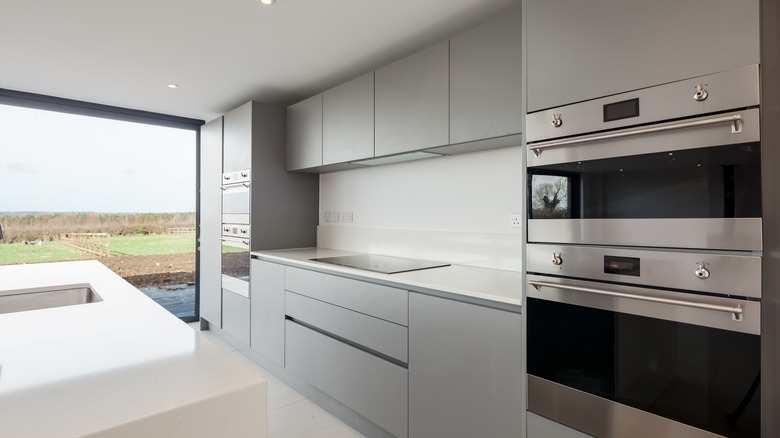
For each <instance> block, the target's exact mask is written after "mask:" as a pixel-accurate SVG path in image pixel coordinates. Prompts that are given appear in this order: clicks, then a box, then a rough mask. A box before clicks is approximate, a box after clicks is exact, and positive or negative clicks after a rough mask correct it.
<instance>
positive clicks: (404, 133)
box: [375, 41, 449, 156]
mask: <svg viewBox="0 0 780 438" xmlns="http://www.w3.org/2000/svg"><path fill="white" fill-rule="evenodd" d="M448 143H449V41H444V42H441V43H439V44H436V45H434V46H432V47H429V48H427V49H425V50H423V51H421V52H417V53H415V54H414V55H411V56H408V57H406V58H403V59H401V60H399V61H396V62H394V63H392V64H390V65H388V66H385V67H382V68H380V69H379V70H377V71H376V144H375V152H376V156H382V155H391V154H397V153H401V152H408V151H415V150H419V149H427V148H431V147H435V146H441V145H446V144H448Z"/></svg>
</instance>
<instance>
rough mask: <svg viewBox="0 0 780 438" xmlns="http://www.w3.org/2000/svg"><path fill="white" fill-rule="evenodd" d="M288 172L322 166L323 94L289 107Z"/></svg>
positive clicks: (287, 123)
mask: <svg viewBox="0 0 780 438" xmlns="http://www.w3.org/2000/svg"><path fill="white" fill-rule="evenodd" d="M286 126H287V170H303V169H309V168H312V167H318V166H322V94H317V95H316V96H312V97H310V98H308V99H306V100H303V101H301V102H298V103H296V104H295V105H291V106H288V107H287V122H286Z"/></svg>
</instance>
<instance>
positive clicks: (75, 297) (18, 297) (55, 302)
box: [0, 284, 103, 314]
mask: <svg viewBox="0 0 780 438" xmlns="http://www.w3.org/2000/svg"><path fill="white" fill-rule="evenodd" d="M99 301H103V299H102V298H100V295H98V294H97V293H95V291H94V290H92V288H91V287H90V286H89V285H88V284H73V285H63V286H54V287H47V288H34V289H20V290H12V291H6V292H0V314H2V313H12V312H24V311H27V310H38V309H48V308H52V307H63V306H74V305H76V304H87V303H96V302H99Z"/></svg>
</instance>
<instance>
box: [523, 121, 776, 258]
mask: <svg viewBox="0 0 780 438" xmlns="http://www.w3.org/2000/svg"><path fill="white" fill-rule="evenodd" d="M528 148H529V153H528V193H529V195H528V212H529V213H528V240H529V242H539V243H575V244H587V245H617V246H639V247H665V248H698V249H713V250H738V251H759V250H761V247H762V242H761V170H760V167H761V165H760V163H761V148H760V143H759V119H758V109H749V110H745V111H740V112H734V113H728V114H720V115H714V116H707V117H701V118H696V119H689V120H686V121H682V122H680V121H677V122H668V123H661V124H657V125H652V126H649V127H648V126H644V127H632V128H629V129H627V130H621V131H610V132H606V133H600V134H591V135H586V136H581V137H575V138H568V139H563V140H552V141H546V142H536V143H534V144H529V145H528Z"/></svg>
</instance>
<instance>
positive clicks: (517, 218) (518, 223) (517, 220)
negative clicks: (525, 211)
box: [509, 214, 523, 228]
mask: <svg viewBox="0 0 780 438" xmlns="http://www.w3.org/2000/svg"><path fill="white" fill-rule="evenodd" d="M509 224H510V226H511V227H512V228H522V227H523V215H521V214H510V215H509Z"/></svg>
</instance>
